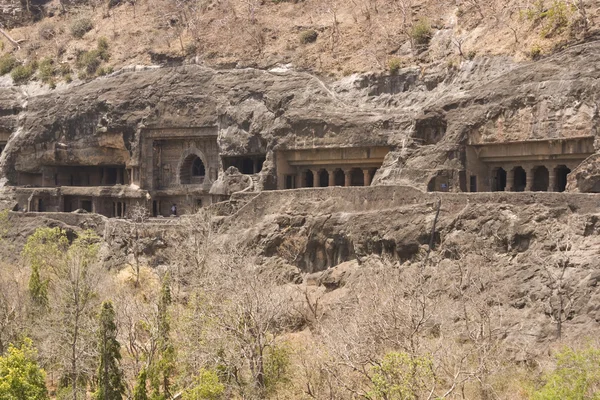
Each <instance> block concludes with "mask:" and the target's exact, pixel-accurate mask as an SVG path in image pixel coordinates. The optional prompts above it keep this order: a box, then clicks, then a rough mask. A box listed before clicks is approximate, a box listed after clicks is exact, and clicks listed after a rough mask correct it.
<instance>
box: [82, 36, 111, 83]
mask: <svg viewBox="0 0 600 400" xmlns="http://www.w3.org/2000/svg"><path fill="white" fill-rule="evenodd" d="M109 59H110V53H109V52H108V40H107V39H106V38H103V37H102V38H100V39H98V44H97V46H96V49H95V50H90V51H83V52H81V53H79V55H78V56H77V68H79V69H83V70H84V71H85V72H86V74H87V75H93V74H96V73H97V72H101V73H103V74H105V73H106V72H105V70H104V69H102V70H100V65H101V64H102V62H103V61H108V60H109ZM111 72H112V70H111ZM80 76H81V74H80Z"/></svg>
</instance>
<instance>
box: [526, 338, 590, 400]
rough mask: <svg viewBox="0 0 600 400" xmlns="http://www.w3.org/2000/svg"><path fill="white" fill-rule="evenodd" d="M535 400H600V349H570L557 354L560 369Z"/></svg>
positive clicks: (532, 397)
mask: <svg viewBox="0 0 600 400" xmlns="http://www.w3.org/2000/svg"><path fill="white" fill-rule="evenodd" d="M544 381H545V383H544V386H542V388H540V389H539V390H537V391H535V392H533V393H532V395H531V399H532V400H597V399H600V350H599V349H594V348H590V349H586V350H580V351H576V350H573V349H570V348H566V349H564V350H563V351H561V352H560V353H558V354H557V355H556V368H555V370H554V371H552V372H551V373H549V374H548V375H547V376H546V377H545V379H544Z"/></svg>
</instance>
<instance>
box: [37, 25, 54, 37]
mask: <svg viewBox="0 0 600 400" xmlns="http://www.w3.org/2000/svg"><path fill="white" fill-rule="evenodd" d="M38 35H40V39H44V40H50V39H52V38H53V37H54V36H55V35H56V30H55V29H54V25H52V24H50V23H45V24H42V25H41V26H40V28H39V29H38Z"/></svg>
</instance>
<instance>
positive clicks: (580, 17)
mask: <svg viewBox="0 0 600 400" xmlns="http://www.w3.org/2000/svg"><path fill="white" fill-rule="evenodd" d="M599 18H600V15H599V12H598V4H597V2H595V1H593V0H536V1H527V2H523V1H520V0H505V1H501V0H494V1H488V0H461V1H459V2H456V3H452V2H447V1H441V0H427V1H417V0H396V1H387V0H359V1H352V2H348V1H342V0H326V1H322V0H305V1H300V2H295V1H294V2H287V1H260V0H229V1H209V0H186V1H183V0H177V1H173V0H135V1H116V2H112V1H111V2H106V1H104V0H102V1H101V0H93V1H69V2H66V1H58V0H54V1H50V2H48V3H47V4H45V5H43V6H35V7H32V8H31V9H30V12H29V13H28V12H24V15H23V16H22V18H21V19H20V22H21V26H19V25H16V26H15V27H14V28H13V29H11V30H9V31H8V32H7V33H8V34H9V36H10V37H11V38H12V39H13V40H14V41H15V43H16V44H17V45H18V46H19V47H18V48H17V47H16V46H14V45H13V44H12V42H11V41H10V40H5V41H4V43H3V52H4V55H3V56H2V57H4V58H3V60H4V61H3V62H2V65H1V67H2V68H0V72H3V73H6V72H7V71H10V70H11V69H13V68H20V71H19V72H18V73H16V76H17V80H18V81H19V82H25V81H27V80H28V79H29V78H30V77H31V76H32V73H33V72H35V71H29V70H27V71H25V69H26V68H27V66H28V65H32V62H34V61H37V60H42V59H43V58H49V59H51V60H52V61H53V63H54V64H55V65H63V64H68V65H70V66H71V68H72V69H75V68H74V67H75V66H76V64H77V63H78V62H79V63H80V59H81V54H84V53H90V52H93V51H95V50H94V47H95V45H96V43H97V41H98V39H99V38H102V37H104V38H106V40H107V43H110V48H111V59H110V65H108V67H109V68H120V67H122V66H125V65H132V64H146V65H148V64H154V63H163V62H165V61H167V60H169V62H175V63H177V62H182V61H183V59H185V58H194V59H197V60H198V61H200V62H202V63H206V64H208V65H212V66H234V65H240V66H256V67H259V68H260V67H262V68H268V67H271V66H273V65H276V64H292V65H293V66H294V67H295V68H298V69H307V70H311V71H314V72H315V73H319V74H322V75H336V76H339V75H343V74H350V73H353V72H366V71H373V70H375V71H383V70H386V69H387V68H388V66H389V65H390V64H391V63H392V65H396V64H397V62H395V61H393V60H402V64H403V65H407V66H408V65H426V64H428V63H435V62H442V63H444V64H445V63H449V62H452V63H456V62H459V61H460V60H461V59H463V60H467V59H471V58H474V57H475V55H494V54H504V55H511V56H514V57H516V58H517V59H524V58H529V57H532V58H537V57H539V56H540V55H542V54H548V53H551V52H553V51H555V50H556V49H560V48H561V47H562V46H564V45H565V44H567V43H570V42H572V41H576V40H580V39H582V38H584V37H585V36H586V35H589V34H591V33H593V32H595V30H596V29H597V26H598V20H599ZM13 25H14V24H13ZM9 53H10V54H11V55H12V56H14V60H15V61H16V63H15V62H12V61H11V60H12V59H8V58H5V57H7V55H6V54H9ZM105 61H107V60H105ZM18 65H22V66H21V67H18ZM88 65H89V64H88ZM94 66H96V65H94ZM78 69H79V74H80V76H81V78H83V79H88V78H91V77H93V76H96V75H102V74H103V73H106V71H107V70H106V67H103V69H102V71H100V72H98V71H97V69H98V66H96V69H94V68H91V67H90V68H88V67H87V66H86V67H85V68H78ZM92 70H93V71H92ZM30 72H31V73H30ZM66 75H67V74H63V77H65V76H66ZM69 78H70V76H69ZM41 80H42V81H44V82H45V83H48V84H50V85H51V86H52V84H53V83H54V84H55V83H56V82H57V81H58V80H57V79H52V80H48V79H44V78H41ZM65 80H68V79H66V78H65Z"/></svg>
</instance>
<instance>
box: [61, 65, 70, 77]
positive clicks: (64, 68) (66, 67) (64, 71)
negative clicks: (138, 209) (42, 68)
mask: <svg viewBox="0 0 600 400" xmlns="http://www.w3.org/2000/svg"><path fill="white" fill-rule="evenodd" d="M59 71H60V74H61V75H62V76H67V75H70V74H71V72H72V71H71V66H70V65H69V63H62V64H60V67H59Z"/></svg>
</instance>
